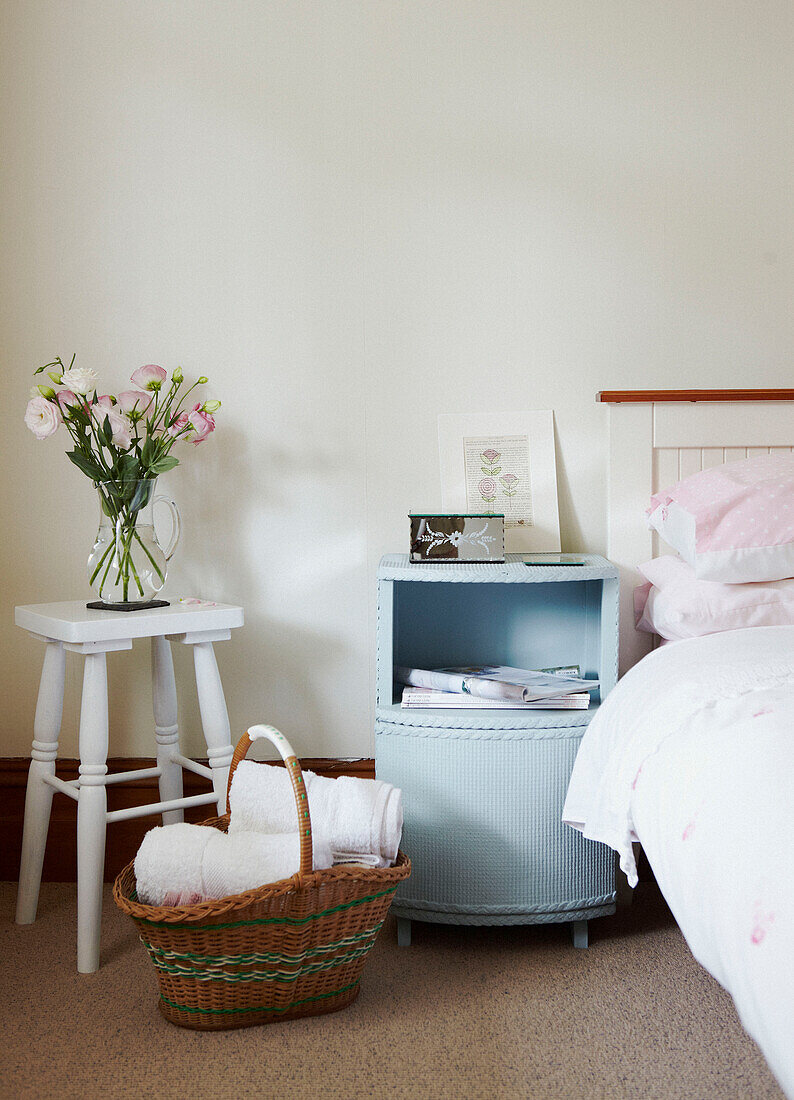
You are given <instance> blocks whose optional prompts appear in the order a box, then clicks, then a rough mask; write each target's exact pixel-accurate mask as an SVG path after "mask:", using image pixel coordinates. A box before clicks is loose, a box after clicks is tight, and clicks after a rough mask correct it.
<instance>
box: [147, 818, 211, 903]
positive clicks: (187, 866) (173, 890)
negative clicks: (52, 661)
mask: <svg viewBox="0 0 794 1100" xmlns="http://www.w3.org/2000/svg"><path fill="white" fill-rule="evenodd" d="M217 831H218V830H217V829H210V828H202V827H201V826H200V825H188V824H186V823H184V822H178V823H177V824H175V825H158V826H157V828H155V829H150V830H149V832H148V833H147V834H146V836H145V837H144V838H143V841H142V842H141V846H140V848H139V849H138V854H137V855H136V857H135V884H136V890H137V894H138V899H139V900H140V901H142V902H143V903H144V905H192V904H193V903H194V902H198V901H202V900H203V898H204V893H203V890H204V884H203V881H202V878H201V861H202V858H203V856H204V849H205V848H206V847H207V844H208V843H209V841H210V839H211V837H212V834H213V833H215V832H217Z"/></svg>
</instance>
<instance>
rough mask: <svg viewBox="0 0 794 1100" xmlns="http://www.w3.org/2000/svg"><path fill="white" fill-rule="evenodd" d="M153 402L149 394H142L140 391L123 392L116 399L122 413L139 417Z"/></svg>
mask: <svg viewBox="0 0 794 1100" xmlns="http://www.w3.org/2000/svg"><path fill="white" fill-rule="evenodd" d="M153 400H154V398H153V396H152V394H151V393H144V392H143V391H141V390H124V392H123V393H120V394H119V395H118V397H117V398H116V402H117V404H118V407H119V408H120V409H121V411H122V412H125V413H137V414H138V415H139V416H143V414H144V413H145V412H146V410H147V409H148V408H149V406H150V405H151V403H152V401H153Z"/></svg>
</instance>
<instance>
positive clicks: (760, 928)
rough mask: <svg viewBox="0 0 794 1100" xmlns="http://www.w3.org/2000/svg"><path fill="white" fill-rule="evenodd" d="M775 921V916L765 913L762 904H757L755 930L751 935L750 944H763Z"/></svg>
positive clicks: (754, 914)
mask: <svg viewBox="0 0 794 1100" xmlns="http://www.w3.org/2000/svg"><path fill="white" fill-rule="evenodd" d="M774 920H775V914H774V913H764V912H763V910H762V909H761V904H760V902H756V905H755V911H754V913H753V922H754V923H753V930H752V932H751V933H750V943H754V944H759V943H763V941H764V938H765V936H766V934H767V931H768V930H769V926H770V924H773V923H774Z"/></svg>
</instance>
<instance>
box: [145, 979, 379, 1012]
mask: <svg viewBox="0 0 794 1100" xmlns="http://www.w3.org/2000/svg"><path fill="white" fill-rule="evenodd" d="M357 985H358V982H357V981H355V982H351V983H350V985H343V986H342V987H341V989H334V990H332V991H331V992H330V993H320V994H318V995H317V996H316V997H306V998H304V1000H302V1001H293V1002H292V1004H289V1005H287V1006H286V1007H285V1008H276V1006H275V1005H255V1006H254V1007H253V1008H196V1007H193V1006H192V1005H180V1004H176V1002H175V1001H169V1000H168V998H167V997H164V996H163V995H162V993H161V994H160V1000H161V1001H163V1003H164V1004H167V1005H168V1006H169V1007H170V1008H175V1009H177V1011H179V1012H192V1013H194V1014H195V1013H198V1014H200V1015H202V1016H230V1015H233V1014H238V1013H240V1012H278V1013H282V1012H290V1011H291V1010H292V1009H293V1008H298V1007H299V1006H300V1005H307V1004H311V1002H312V1001H325V1000H327V999H328V998H329V997H338V996H339V994H340V993H347V991H348V990H349V989H355V988H356V986H357Z"/></svg>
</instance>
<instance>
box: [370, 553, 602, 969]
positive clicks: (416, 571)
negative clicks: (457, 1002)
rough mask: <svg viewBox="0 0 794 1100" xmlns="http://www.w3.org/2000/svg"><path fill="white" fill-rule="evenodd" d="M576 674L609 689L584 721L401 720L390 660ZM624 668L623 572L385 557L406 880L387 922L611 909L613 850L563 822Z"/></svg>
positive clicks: (382, 686)
mask: <svg viewBox="0 0 794 1100" xmlns="http://www.w3.org/2000/svg"><path fill="white" fill-rule="evenodd" d="M463 664H504V665H511V666H513V667H518V668H547V667H550V666H555V665H571V664H578V665H579V666H580V668H581V670H582V675H583V676H588V677H597V678H598V679H600V681H601V694H600V696H599V695H598V694H594V695H593V697H592V698H593V701H592V703H591V705H590V709H589V710H587V711H576V710H574V711H554V710H546V711H541V710H537V711H530V712H521V711H510V710H505V711H494V710H479V711H465V712H461V711H450V710H402V709H401V708H400V702H399V700H400V694H401V691H402V689H401V688H400V687H398V686H395V685H394V684H393V682H392V673H393V669H394V666H395V665H406V666H413V667H416V668H439V667H443V666H445V665H463ZM617 666H618V573H617V569H616V568H615V566H614V565H612V564H611V562H608V561H607V560H606V559H605V558H602V557H598V556H596V555H586V556H585V564H584V565H582V566H527V565H525V564H524V562H523V558H522V556H521V555H518V554H508V555H507V561H506V562H505V563H504V564H493V565H491V564H488V565H458V564H454V565H445V564H442V563H433V564H411V563H410V562H409V560H408V556H407V555H406V554H389V555H387V556H386V557H384V558H383V559H382V561H381V564H380V568H379V570H378V661H377V695H376V720H375V766H376V772H377V775H378V778H380V779H384V780H386V781H388V782H389V783H393V784H394V785H395V786H398V787H401V788H402V791H403V798H404V804H405V829H404V832H403V841H402V845H401V847H402V848H403V849H404V850H405V852H406V853H407V854H408V855H409V856H410V858H411V863H412V866H413V872H412V874H411V878H410V879H408V880H407V882H405V883H403V884H402V885H401V886H400V887H399V888H398V890H397V895H396V897H395V900H394V903H393V906H392V912H394V913H395V915H396V916H397V918H398V938H399V942H400V943H401V944H403V945H407V944H409V943H410V936H411V923H410V922H411V920H420V921H437V922H440V923H443V924H535V923H548V922H555V921H569V922H570V923H571V931H572V935H573V940H574V944H575V945H576V946H577V947H586V946H587V921H588V920H589V919H590V918H591V917H600V916H604V915H606V914H609V913H614V911H615V864H614V858H613V853H612V852H611V850H610V849H608V848H607V847H606V846H605V845H602V844H596V843H594V842H592V841H589V840H585V839H584V838H583V837H582V836H581V835H580V834H579V833H577V832H575V831H574V830H573V829H571V828H569V827H568V826H567V825H563V824H562V821H561V814H562V805H563V801H564V799H565V791H566V788H567V785H568V779H569V777H570V774H571V769H572V767H573V762H574V758H575V757H576V752H577V749H578V748H579V742H580V740H581V738H582V734H583V733H584V730H585V728H586V727H587V724H588V722H589V721H590V719H591V718H592V716H593V714H594V713H595V711H596V710H597V708H598V705H599V702H600V699H601V698H603V696H604V695H605V694H606V692H608V691H609V690H610V689H611V688H612V687H614V685H615V682H616V680H617Z"/></svg>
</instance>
